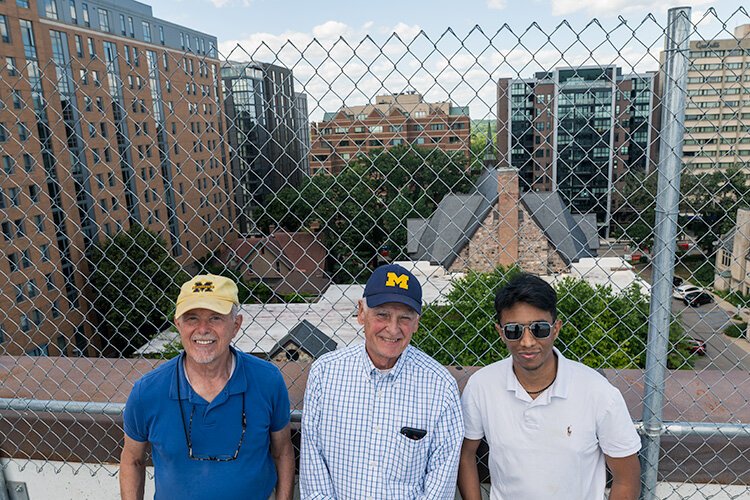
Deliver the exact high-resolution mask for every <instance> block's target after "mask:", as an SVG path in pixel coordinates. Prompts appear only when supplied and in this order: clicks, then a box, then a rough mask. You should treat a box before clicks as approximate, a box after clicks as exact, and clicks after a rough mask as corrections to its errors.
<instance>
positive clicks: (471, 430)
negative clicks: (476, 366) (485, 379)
mask: <svg viewBox="0 0 750 500" xmlns="http://www.w3.org/2000/svg"><path fill="white" fill-rule="evenodd" d="M477 390H478V387H477V386H476V383H475V381H474V377H472V378H470V379H469V381H468V382H467V383H466V387H464V392H463V394H462V395H461V406H462V408H463V412H464V437H465V438H466V439H482V438H483V437H484V425H483V423H482V414H481V412H480V409H479V406H478V405H477Z"/></svg>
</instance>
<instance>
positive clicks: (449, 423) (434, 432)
mask: <svg viewBox="0 0 750 500" xmlns="http://www.w3.org/2000/svg"><path fill="white" fill-rule="evenodd" d="M358 307H359V309H358V312H357V320H358V321H359V323H360V324H361V325H362V326H363V327H364V333H365V345H364V346H362V345H358V346H351V347H348V348H345V349H340V350H338V351H335V352H332V353H329V354H327V355H325V356H323V357H321V358H320V359H319V360H318V361H316V362H315V363H314V364H313V366H312V368H311V369H310V375H309V377H308V380H307V390H306V392H305V403H304V410H303V415H302V452H301V453H302V455H301V463H300V491H301V493H302V498H303V499H305V500H307V499H315V500H324V499H325V500H331V499H337V500H346V499H352V500H354V499H356V500H366V499H370V500H399V499H423V500H439V499H451V500H452V499H453V498H454V495H455V490H456V474H457V468H458V457H459V452H460V449H461V442H462V439H463V418H462V416H461V401H460V396H459V392H458V387H457V385H456V381H455V379H454V378H453V377H452V376H451V375H450V374H449V373H448V371H447V370H446V369H445V368H444V367H443V366H442V365H440V364H439V363H438V362H436V361H435V360H434V359H432V358H431V357H429V356H428V355H426V354H425V353H423V352H422V351H420V350H419V349H417V348H415V347H412V346H409V342H410V341H411V337H412V335H413V334H414V332H416V331H417V327H418V326H419V316H420V315H421V313H422V287H421V285H420V284H419V281H418V280H417V279H416V278H415V277H414V275H412V274H411V273H410V272H409V271H407V270H406V269H404V268H403V267H401V266H398V265H395V264H391V265H386V266H382V267H379V268H378V269H376V270H375V271H374V272H373V274H372V276H371V277H370V279H369V280H368V281H367V285H366V286H365V292H364V298H363V299H361V300H360V301H359V304H358Z"/></svg>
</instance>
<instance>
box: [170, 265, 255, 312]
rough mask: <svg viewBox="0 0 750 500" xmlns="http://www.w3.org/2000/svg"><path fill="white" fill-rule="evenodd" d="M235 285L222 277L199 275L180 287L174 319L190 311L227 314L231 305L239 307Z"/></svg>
mask: <svg viewBox="0 0 750 500" xmlns="http://www.w3.org/2000/svg"><path fill="white" fill-rule="evenodd" d="M239 303H240V299H239V297H238V295H237V284H236V283H235V282H234V281H232V280H230V279H229V278H225V277H223V276H216V275H214V274H199V275H198V276H195V277H194V278H193V279H191V280H190V281H188V282H187V283H185V284H184V285H182V288H181V289H180V295H179V296H178V297H177V308H176V309H175V312H174V317H175V319H177V318H179V317H180V316H182V315H183V314H184V313H186V312H187V311H190V310H191V309H208V310H209V311H214V312H217V313H219V314H229V313H230V312H231V310H232V305H234V304H237V305H239Z"/></svg>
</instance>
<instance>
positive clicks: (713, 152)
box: [662, 24, 750, 171]
mask: <svg viewBox="0 0 750 500" xmlns="http://www.w3.org/2000/svg"><path fill="white" fill-rule="evenodd" d="M689 57H690V66H689V69H688V79H687V92H688V101H687V109H686V110H685V136H684V143H683V150H682V155H683V162H684V165H685V167H686V168H688V169H691V170H694V171H708V170H716V169H726V168H730V167H739V168H744V169H748V168H750V125H748V124H750V90H749V89H750V24H743V25H741V26H738V27H737V28H735V30H734V38H731V37H730V38H727V39H711V40H696V41H692V42H690V56H689ZM663 59H664V55H663V54H662V60H663Z"/></svg>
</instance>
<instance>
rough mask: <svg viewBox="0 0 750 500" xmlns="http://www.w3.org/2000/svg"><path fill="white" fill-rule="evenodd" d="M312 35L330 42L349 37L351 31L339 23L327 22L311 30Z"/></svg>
mask: <svg viewBox="0 0 750 500" xmlns="http://www.w3.org/2000/svg"><path fill="white" fill-rule="evenodd" d="M312 34H313V36H314V37H315V38H318V39H323V40H331V39H337V38H339V37H342V36H349V35H351V34H352V29H351V28H350V27H349V26H348V25H346V24H344V23H341V22H339V21H327V22H325V23H323V24H319V25H318V26H315V27H314V28H313V29H312Z"/></svg>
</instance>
